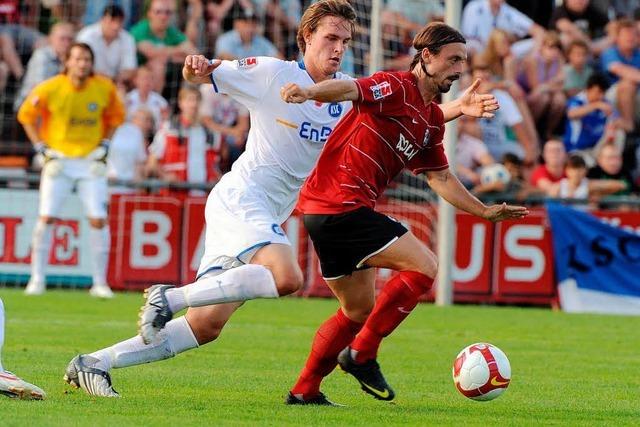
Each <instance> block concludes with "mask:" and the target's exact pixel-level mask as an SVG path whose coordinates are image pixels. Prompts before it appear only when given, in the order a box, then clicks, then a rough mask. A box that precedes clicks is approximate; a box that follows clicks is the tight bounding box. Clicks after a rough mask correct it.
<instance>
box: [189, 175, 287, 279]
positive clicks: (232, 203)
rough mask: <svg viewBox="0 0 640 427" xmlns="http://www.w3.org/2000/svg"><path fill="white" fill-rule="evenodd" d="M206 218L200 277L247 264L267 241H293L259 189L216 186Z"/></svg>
mask: <svg viewBox="0 0 640 427" xmlns="http://www.w3.org/2000/svg"><path fill="white" fill-rule="evenodd" d="M219 185H220V184H219ZM221 187H225V186H221ZM205 219H206V227H207V229H206V237H205V249H204V255H203V256H202V260H201V261H200V267H199V268H198V274H197V276H196V280H197V279H199V278H201V277H202V276H204V275H205V274H206V275H209V274H211V273H216V272H217V271H222V270H227V269H230V268H234V267H239V266H241V265H243V264H247V263H249V262H250V261H251V258H252V257H253V256H254V255H255V254H256V252H257V251H258V250H259V249H260V248H262V247H264V246H266V245H269V244H272V243H280V244H284V245H291V242H289V239H288V238H287V236H286V234H285V233H284V231H283V230H282V228H281V227H280V223H279V221H278V219H277V218H276V215H275V214H274V213H273V207H272V206H271V205H270V203H269V201H268V199H267V198H265V197H263V196H262V195H261V194H260V192H257V191H254V192H252V191H251V190H249V189H245V190H234V189H229V188H218V186H216V187H215V188H214V189H213V191H211V193H210V194H209V197H208V198H207V205H206V207H205Z"/></svg>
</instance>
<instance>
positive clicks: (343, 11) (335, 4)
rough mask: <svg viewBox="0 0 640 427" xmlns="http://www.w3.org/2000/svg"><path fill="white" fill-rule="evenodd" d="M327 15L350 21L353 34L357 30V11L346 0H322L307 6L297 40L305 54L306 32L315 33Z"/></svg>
mask: <svg viewBox="0 0 640 427" xmlns="http://www.w3.org/2000/svg"><path fill="white" fill-rule="evenodd" d="M325 16H337V17H339V18H343V19H345V20H347V21H348V22H349V25H350V27H351V34H353V33H354V32H355V30H356V11H355V9H354V8H353V6H351V5H350V4H349V2H348V1H346V0H320V1H319V2H317V3H314V4H312V5H311V6H309V7H308V8H307V10H306V11H305V12H304V15H302V19H301V20H300V26H299V27H298V35H297V42H298V48H300V51H301V52H302V53H303V54H304V53H305V51H306V50H307V43H306V42H305V41H304V35H305V34H306V33H313V32H314V31H315V30H316V28H318V24H319V23H320V20H321V19H322V18H324V17H325Z"/></svg>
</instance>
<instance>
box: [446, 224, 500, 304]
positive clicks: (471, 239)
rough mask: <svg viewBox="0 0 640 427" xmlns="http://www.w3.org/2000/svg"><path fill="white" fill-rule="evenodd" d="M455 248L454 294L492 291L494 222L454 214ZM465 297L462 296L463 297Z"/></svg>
mask: <svg viewBox="0 0 640 427" xmlns="http://www.w3.org/2000/svg"><path fill="white" fill-rule="evenodd" d="M456 229H457V237H458V238H457V239H456V249H455V262H454V264H453V281H454V290H455V293H456V294H457V295H459V296H462V295H465V294H469V297H470V298H471V299H474V298H475V299H477V295H490V294H491V271H492V267H493V265H492V260H493V243H494V239H493V234H494V224H493V223H492V222H491V221H487V220H484V219H482V218H478V217H477V216H473V215H470V214H467V213H459V214H457V215H456ZM462 299H464V297H462Z"/></svg>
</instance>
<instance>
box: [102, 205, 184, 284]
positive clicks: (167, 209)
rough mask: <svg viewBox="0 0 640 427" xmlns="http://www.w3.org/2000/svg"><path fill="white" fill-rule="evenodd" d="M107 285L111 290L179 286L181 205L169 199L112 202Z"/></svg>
mask: <svg viewBox="0 0 640 427" xmlns="http://www.w3.org/2000/svg"><path fill="white" fill-rule="evenodd" d="M113 202H114V203H113V204H112V205H113V206H112V216H111V227H112V228H111V232H112V236H113V238H112V244H111V248H112V251H111V258H110V265H109V267H110V268H109V281H110V283H111V285H112V287H113V288H114V289H144V288H145V287H147V286H149V285H150V284H153V283H170V284H177V283H179V282H180V253H179V251H180V248H181V247H182V246H181V241H182V228H181V224H182V202H181V201H180V200H177V199H174V198H171V197H153V196H120V197H118V198H116V199H114V200H113Z"/></svg>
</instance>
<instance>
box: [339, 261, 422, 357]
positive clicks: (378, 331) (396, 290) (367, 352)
mask: <svg viewBox="0 0 640 427" xmlns="http://www.w3.org/2000/svg"><path fill="white" fill-rule="evenodd" d="M432 285H433V279H432V278H430V277H429V276H425V275H424V274H421V273H416V272H414V271H403V272H401V273H400V274H398V275H397V276H395V277H393V278H391V279H390V280H389V281H388V282H387V283H386V284H385V285H384V287H383V288H382V291H381V292H380V294H379V295H378V298H377V299H376V305H375V306H374V308H373V311H372V312H371V314H370V315H369V318H368V319H367V321H366V322H365V324H364V327H363V328H362V330H361V331H360V333H359V334H358V335H357V336H356V338H355V339H354V340H353V342H352V343H351V349H352V350H354V351H356V352H357V353H356V362H358V363H362V362H366V361H367V360H370V359H375V358H376V356H377V354H378V348H379V347H380V342H381V341H382V338H384V337H386V336H387V335H389V334H390V333H391V332H393V331H394V330H395V329H396V328H397V327H398V325H400V323H401V322H402V321H403V320H404V319H405V318H406V317H407V316H408V315H409V313H411V310H413V309H414V308H415V306H416V305H417V304H418V298H420V296H421V295H422V294H424V293H425V292H427V291H428V290H429V289H431V286H432Z"/></svg>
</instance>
